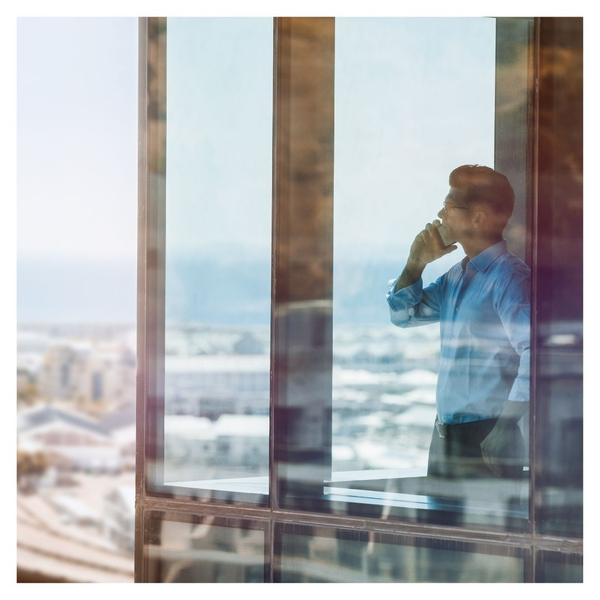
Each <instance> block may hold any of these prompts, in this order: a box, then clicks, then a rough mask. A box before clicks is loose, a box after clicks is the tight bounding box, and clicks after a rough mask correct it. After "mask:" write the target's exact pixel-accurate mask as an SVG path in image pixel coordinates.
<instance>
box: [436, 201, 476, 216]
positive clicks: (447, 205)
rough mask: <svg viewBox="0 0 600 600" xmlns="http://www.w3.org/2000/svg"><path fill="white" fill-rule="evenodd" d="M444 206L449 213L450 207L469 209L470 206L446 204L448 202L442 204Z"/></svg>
mask: <svg viewBox="0 0 600 600" xmlns="http://www.w3.org/2000/svg"><path fill="white" fill-rule="evenodd" d="M442 206H443V207H444V212H445V213H446V214H448V209H449V208H457V209H458V210H469V207H468V206H456V204H446V202H444V203H443V205H442Z"/></svg>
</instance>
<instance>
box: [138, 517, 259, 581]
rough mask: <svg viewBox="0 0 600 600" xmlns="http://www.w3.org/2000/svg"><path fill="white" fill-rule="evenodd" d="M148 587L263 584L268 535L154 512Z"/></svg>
mask: <svg viewBox="0 0 600 600" xmlns="http://www.w3.org/2000/svg"><path fill="white" fill-rule="evenodd" d="M149 529H150V536H149V541H148V543H147V545H146V547H145V553H146V556H147V559H148V560H147V565H148V579H147V581H148V582H150V583H264V582H265V532H264V529H263V528H262V526H261V525H259V524H257V523H253V522H250V521H245V520H240V519H225V518H222V517H215V516H206V517H193V516H186V515H176V514H173V513H167V514H162V513H153V514H152V515H151V517H150V523H149Z"/></svg>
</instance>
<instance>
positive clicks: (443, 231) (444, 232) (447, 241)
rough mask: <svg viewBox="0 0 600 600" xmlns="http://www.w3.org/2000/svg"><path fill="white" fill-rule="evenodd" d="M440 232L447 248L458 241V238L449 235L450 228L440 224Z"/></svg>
mask: <svg viewBox="0 0 600 600" xmlns="http://www.w3.org/2000/svg"><path fill="white" fill-rule="evenodd" d="M437 230H438V233H439V234H440V237H441V238H442V243H443V244H444V246H446V248H447V247H448V246H452V244H454V243H456V240H452V238H450V237H449V236H448V229H447V228H446V227H444V226H443V225H440V226H439V227H438V228H437Z"/></svg>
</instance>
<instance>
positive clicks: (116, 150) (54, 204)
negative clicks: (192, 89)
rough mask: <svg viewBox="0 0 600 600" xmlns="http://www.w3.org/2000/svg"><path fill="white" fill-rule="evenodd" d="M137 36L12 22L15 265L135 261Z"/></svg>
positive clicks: (121, 29) (133, 23)
mask: <svg viewBox="0 0 600 600" xmlns="http://www.w3.org/2000/svg"><path fill="white" fill-rule="evenodd" d="M137 28H138V23H137V19H135V18H115V19H113V18H21V19H19V20H18V25H17V135H18V137H17V194H18V206H17V252H18V256H19V259H37V258H40V257H42V258H45V259H48V258H56V259H58V258H60V259H69V260H72V259H74V258H77V259H79V260H95V261H102V262H105V261H108V260H112V261H121V260H131V259H132V257H133V260H135V255H136V244H137V231H136V228H137V214H136V211H137V70H138V65H137Z"/></svg>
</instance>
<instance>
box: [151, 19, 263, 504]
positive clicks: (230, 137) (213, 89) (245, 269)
mask: <svg viewBox="0 0 600 600" xmlns="http://www.w3.org/2000/svg"><path fill="white" fill-rule="evenodd" d="M166 61H167V85H166V106H167V108H166V121H167V127H166V217H165V218H166V259H165V271H166V276H165V286H166V292H165V366H164V369H165V392H164V393H165V403H164V436H163V439H164V448H163V450H164V464H163V465H162V466H163V475H162V478H163V481H162V482H158V483H164V484H165V485H168V486H173V487H177V488H179V489H180V490H182V489H185V488H187V490H188V492H189V491H191V490H213V491H215V490H228V491H233V492H252V493H253V494H266V493H267V490H268V464H269V438H268V435H269V381H270V360H269V355H270V327H269V324H270V304H271V246H270V240H271V180H272V177H271V172H272V150H271V148H272V103H273V100H272V93H273V90H272V79H273V22H272V19H268V18H266V19H235V18H226V19H216V18H195V19H189V18H185V19H181V18H169V19H168V22H167V51H166ZM161 441H162V440H160V439H159V442H161ZM188 492H184V493H188ZM196 493H201V492H199V491H198V492H196ZM217 495H218V494H217Z"/></svg>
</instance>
